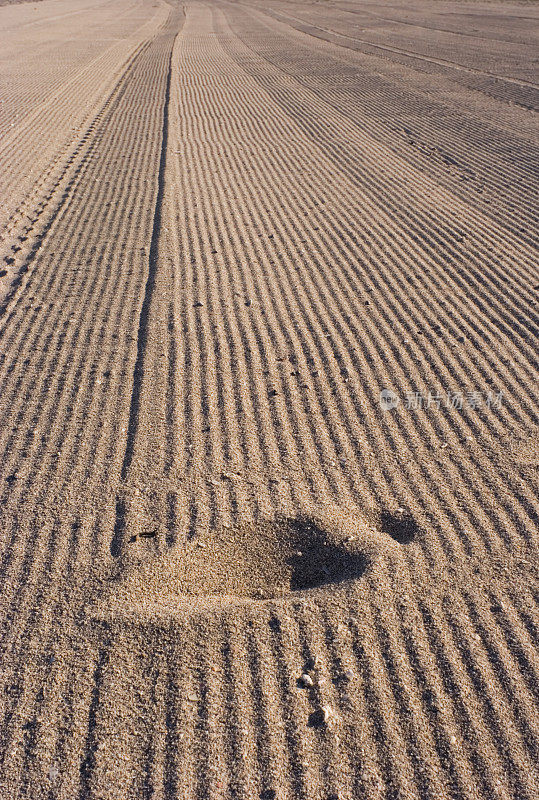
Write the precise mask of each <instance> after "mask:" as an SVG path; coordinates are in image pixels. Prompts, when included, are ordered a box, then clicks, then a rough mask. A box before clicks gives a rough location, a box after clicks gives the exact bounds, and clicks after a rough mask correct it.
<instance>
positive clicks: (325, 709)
mask: <svg viewBox="0 0 539 800" xmlns="http://www.w3.org/2000/svg"><path fill="white" fill-rule="evenodd" d="M321 711H322V715H323V720H324V722H325V723H326V724H327V723H328V722H329V720H330V719H331V717H332V716H333V711H332V709H331V707H330V706H322V709H321Z"/></svg>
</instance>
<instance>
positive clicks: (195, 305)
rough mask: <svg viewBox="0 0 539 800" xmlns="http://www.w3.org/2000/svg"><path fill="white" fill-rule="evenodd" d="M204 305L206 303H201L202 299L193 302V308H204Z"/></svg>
mask: <svg viewBox="0 0 539 800" xmlns="http://www.w3.org/2000/svg"><path fill="white" fill-rule="evenodd" d="M203 305H204V304H203V303H201V302H200V300H198V301H197V302H196V303H193V308H202V307H203Z"/></svg>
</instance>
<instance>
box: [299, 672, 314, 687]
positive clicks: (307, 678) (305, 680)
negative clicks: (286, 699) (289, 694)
mask: <svg viewBox="0 0 539 800" xmlns="http://www.w3.org/2000/svg"><path fill="white" fill-rule="evenodd" d="M300 680H301V682H302V684H303V685H304V686H306V687H307V688H309V689H310V688H311V686H314V681H313V679H312V678H311V676H310V675H309V674H308V673H307V672H304V673H303V675H302V676H301V679H300Z"/></svg>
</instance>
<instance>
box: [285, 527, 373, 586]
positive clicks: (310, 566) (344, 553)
mask: <svg viewBox="0 0 539 800" xmlns="http://www.w3.org/2000/svg"><path fill="white" fill-rule="evenodd" d="M287 523H288V528H289V531H290V541H291V543H292V545H293V547H294V548H297V549H296V550H294V551H293V553H292V555H291V556H290V557H289V559H288V563H289V565H290V566H291V568H292V572H291V576H290V590H291V591H292V592H297V591H302V590H304V589H315V588H317V587H319V586H324V585H326V584H335V583H342V581H346V580H353V579H355V578H359V577H361V575H362V574H363V572H364V571H365V568H366V566H367V559H366V558H365V556H364V555H363V554H357V553H351V552H350V551H349V550H346V549H345V548H344V547H342V545H339V544H335V543H333V542H330V541H329V540H328V536H327V534H326V533H325V532H324V531H323V530H322V529H321V528H320V527H318V525H317V524H316V523H315V522H313V521H312V520H309V519H295V520H288V521H287Z"/></svg>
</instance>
